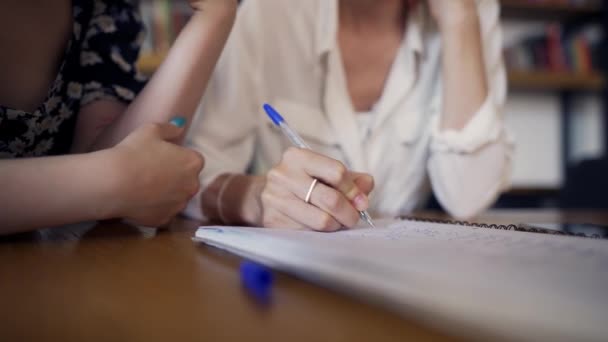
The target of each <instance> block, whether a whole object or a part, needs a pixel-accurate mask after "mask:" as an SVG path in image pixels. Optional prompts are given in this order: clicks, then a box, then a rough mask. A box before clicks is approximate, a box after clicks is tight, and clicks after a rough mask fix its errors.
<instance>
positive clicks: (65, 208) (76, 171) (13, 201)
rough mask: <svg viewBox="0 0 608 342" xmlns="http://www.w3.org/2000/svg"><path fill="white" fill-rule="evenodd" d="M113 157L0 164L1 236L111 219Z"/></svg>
mask: <svg viewBox="0 0 608 342" xmlns="http://www.w3.org/2000/svg"><path fill="white" fill-rule="evenodd" d="M109 153H110V152H109V151H100V152H96V153H90V154H80V155H70V156H60V157H45V158H32V159H16V160H0V183H1V184H0V187H1V188H2V191H1V192H0V203H2V205H0V234H7V233H15V232H23V231H28V230H32V229H37V228H44V227H53V226H59V225H63V224H70V223H75V222H82V221H92V220H100V219H107V218H110V217H111V216H112V208H111V203H112V198H113V196H112V194H111V191H112V189H114V188H115V186H114V183H113V182H114V181H115V178H114V177H113V175H112V174H111V172H107V170H108V164H109V163H110V162H111V159H110V158H111V156H110V155H109Z"/></svg>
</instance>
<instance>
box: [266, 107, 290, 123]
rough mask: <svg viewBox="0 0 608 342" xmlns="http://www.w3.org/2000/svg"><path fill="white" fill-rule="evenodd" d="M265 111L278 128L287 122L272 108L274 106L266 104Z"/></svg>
mask: <svg viewBox="0 0 608 342" xmlns="http://www.w3.org/2000/svg"><path fill="white" fill-rule="evenodd" d="M264 111H265V112H266V114H267V115H268V117H269V118H270V120H272V122H274V124H275V125H277V126H278V125H279V124H280V123H281V122H283V121H285V120H284V119H283V117H282V116H281V114H279V112H277V111H276V110H275V109H274V108H272V106H271V105H269V104H268V103H265V104H264Z"/></svg>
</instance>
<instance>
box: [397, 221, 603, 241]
mask: <svg viewBox="0 0 608 342" xmlns="http://www.w3.org/2000/svg"><path fill="white" fill-rule="evenodd" d="M398 219H399V220H403V221H413V222H423V223H436V224H451V225H457V226H464V227H472V228H487V229H499V230H512V231H518V232H527V233H538V234H549V235H564V236H577V237H584V238H591V239H601V236H599V235H597V234H584V233H572V232H564V231H560V230H554V229H544V228H538V227H526V226H522V225H516V224H508V225H502V224H494V223H475V222H469V221H459V220H444V219H429V218H421V217H414V216H399V217H398Z"/></svg>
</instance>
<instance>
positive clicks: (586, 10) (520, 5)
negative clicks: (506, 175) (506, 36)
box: [500, 0, 608, 204]
mask: <svg viewBox="0 0 608 342" xmlns="http://www.w3.org/2000/svg"><path fill="white" fill-rule="evenodd" d="M500 3H501V6H502V8H501V10H502V18H503V19H506V20H513V21H520V22H521V21H527V22H557V23H559V24H560V25H561V26H562V27H563V28H564V29H565V30H570V29H577V28H580V27H582V26H584V25H588V24H596V25H599V26H600V28H601V30H602V31H603V34H604V41H603V43H602V45H603V46H605V44H606V43H605V42H606V41H605V39H606V32H608V31H607V30H608V29H607V25H608V23H607V20H608V17H607V13H606V6H607V5H606V3H605V1H602V0H597V1H587V2H583V1H565V0H545V1H539V0H536V1H531V0H500ZM602 56H603V57H602V59H603V60H605V59H606V48H605V47H604V48H603V52H602ZM607 77H608V73H607V72H606V70H605V68H604V70H601V69H600V70H595V71H588V72H568V71H564V72H551V71H539V70H534V71H518V70H510V71H509V72H508V79H509V87H510V89H511V91H516V92H527V91H543V92H551V93H555V94H556V95H558V97H559V102H560V107H561V114H558V115H560V116H561V120H562V133H561V134H562V146H561V150H562V152H561V154H562V169H563V174H564V177H565V179H566V180H567V179H571V170H572V168H571V165H570V164H569V160H571V147H572V135H571V134H572V132H571V131H570V127H571V126H572V122H573V116H575V115H576V114H577V108H575V105H574V98H575V97H576V96H578V95H579V94H582V93H589V92H592V93H594V94H599V95H600V96H601V98H602V101H603V111H604V117H605V119H604V121H605V124H604V132H605V134H604V135H605V141H604V146H606V151H608V110H607V108H608V85H607V84H606V82H607V79H606V78H607ZM588 182H589V181H588ZM591 182H593V180H591ZM560 193H561V191H560V189H559V188H557V189H547V188H540V189H539V188H534V187H529V188H517V189H513V190H512V191H510V192H509V193H508V194H507V195H506V196H503V198H501V201H502V202H503V203H505V202H506V203H508V202H509V201H510V202H511V203H518V202H519V203H521V202H522V200H523V202H524V203H537V204H540V203H546V202H551V203H560V202H559V196H560Z"/></svg>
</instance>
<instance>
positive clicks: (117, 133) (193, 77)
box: [96, 0, 236, 148]
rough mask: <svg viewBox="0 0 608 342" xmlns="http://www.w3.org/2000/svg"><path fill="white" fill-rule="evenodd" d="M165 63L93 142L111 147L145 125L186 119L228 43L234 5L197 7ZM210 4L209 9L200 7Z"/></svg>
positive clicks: (228, 2) (220, 3)
mask: <svg viewBox="0 0 608 342" xmlns="http://www.w3.org/2000/svg"><path fill="white" fill-rule="evenodd" d="M201 3H202V4H203V5H198V6H196V5H195V7H196V11H195V14H194V16H193V17H192V19H191V20H190V22H189V23H188V24H187V25H186V27H184V29H183V30H182V32H181V33H180V35H179V37H178V39H177V40H176V42H175V44H174V45H173V47H172V48H171V50H170V52H169V54H168V55H167V57H166V59H165V61H164V62H163V63H162V65H161V66H160V67H159V69H158V70H157V71H156V73H155V74H154V76H153V77H152V79H151V80H150V81H149V82H148V84H147V85H146V87H145V88H144V90H143V91H142V92H141V93H140V94H139V96H137V98H136V100H135V101H134V102H133V103H132V104H131V105H130V106H129V107H128V108H127V110H126V112H125V113H124V114H123V115H121V116H120V117H119V118H118V119H117V120H116V121H114V122H113V123H112V124H111V125H110V126H108V127H107V128H106V129H105V130H104V132H103V134H102V135H101V136H100V138H99V139H98V140H97V142H96V147H97V148H105V147H111V146H114V145H115V144H117V143H118V142H119V141H121V140H122V139H123V138H124V137H126V136H127V135H128V134H129V133H130V132H131V131H133V130H134V129H135V128H137V127H139V126H141V125H142V124H144V123H148V122H157V123H161V122H168V121H169V120H170V119H171V118H173V117H175V116H181V117H184V118H185V119H187V120H188V122H191V120H190V119H191V117H192V115H193V114H194V112H195V110H196V107H197V106H198V104H199V102H200V99H201V97H202V95H203V93H204V91H205V88H206V86H207V82H208V80H209V78H210V76H211V73H212V72H213V69H214V67H215V64H216V62H217V60H218V59H219V56H220V54H221V52H222V49H223V47H224V44H225V42H226V40H227V38H228V35H229V33H230V30H231V28H232V24H233V21H234V15H235V11H236V4H234V5H233V1H232V0H225V1H222V2H218V1H202V2H201ZM206 3H210V4H208V5H207V4H206Z"/></svg>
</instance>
